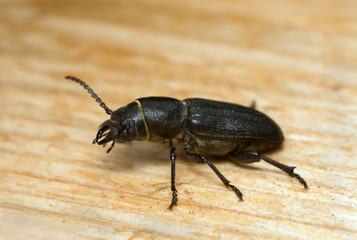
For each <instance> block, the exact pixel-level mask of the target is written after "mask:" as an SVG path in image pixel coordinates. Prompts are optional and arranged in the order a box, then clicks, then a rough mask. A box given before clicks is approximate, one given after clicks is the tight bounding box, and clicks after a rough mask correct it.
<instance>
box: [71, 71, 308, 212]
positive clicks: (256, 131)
mask: <svg viewBox="0 0 357 240" xmlns="http://www.w3.org/2000/svg"><path fill="white" fill-rule="evenodd" d="M65 78H66V79H69V80H72V81H74V82H77V83H79V84H80V85H82V86H83V87H84V88H85V89H86V90H88V93H89V94H91V96H92V97H93V98H94V99H95V100H96V101H97V102H98V103H99V104H100V106H101V107H102V108H103V109H104V110H105V112H106V113H107V114H108V115H110V119H108V120H106V121H104V122H103V123H102V124H101V125H100V127H99V130H98V132H97V135H96V137H95V139H94V140H93V144H98V145H103V146H104V147H105V146H106V144H108V143H110V142H111V146H110V147H109V149H108V150H107V153H109V152H110V151H111V150H112V148H113V147H114V144H115V142H118V143H125V142H132V141H151V142H157V143H163V144H164V145H166V146H167V147H168V148H169V149H170V161H171V191H172V200H171V204H170V205H169V207H168V208H169V209H170V210H172V208H173V206H175V205H177V201H178V196H177V190H176V187H175V162H176V157H177V152H176V147H175V146H174V144H173V140H175V141H176V142H177V143H178V144H179V145H180V146H182V148H183V149H184V151H185V152H186V154H187V156H188V157H189V158H191V159H193V160H194V161H195V162H196V163H206V164H207V165H208V166H209V167H210V168H211V169H212V170H213V171H214V173H215V174H216V175H217V176H218V177H219V178H220V179H221V181H222V182H223V184H224V185H225V186H226V187H227V188H231V189H232V190H233V191H234V192H235V194H236V195H237V197H238V198H239V200H240V201H243V194H242V193H241V191H240V190H239V189H238V188H236V187H235V186H234V185H232V184H231V183H230V181H229V180H228V179H227V178H226V177H224V176H223V175H222V173H221V172H220V171H219V170H218V169H217V168H216V166H215V165H214V164H213V163H212V162H211V161H210V160H208V159H207V156H210V157H218V156H219V157H221V156H223V157H228V158H229V159H232V160H235V161H238V162H239V163H246V164H248V163H253V162H259V161H260V160H263V161H265V162H267V163H269V164H271V165H273V166H275V167H277V168H279V169H281V170H282V171H284V172H286V173H287V174H289V175H290V176H291V177H294V178H297V179H298V180H299V182H300V183H301V184H302V185H303V186H304V188H305V189H307V188H308V186H307V183H306V181H305V180H304V179H303V178H302V177H301V176H300V175H298V174H296V173H295V172H294V169H295V167H291V166H288V165H285V164H282V163H280V162H277V161H275V160H273V159H270V158H268V157H266V156H263V155H261V154H260V153H259V152H261V151H266V150H270V149H273V148H276V147H278V146H280V145H281V144H282V143H283V141H284V135H283V132H282V131H281V129H280V127H279V126H278V125H277V124H276V123H275V122H274V121H273V120H272V119H271V118H270V117H268V116H267V115H265V114H264V113H261V112H259V111H257V110H255V104H254V103H253V105H252V106H250V107H244V106H241V105H237V104H232V103H227V102H220V101H214V100H207V99H201V98H188V99H185V100H182V101H180V100H177V99H174V98H170V97H144V98H138V99H136V100H135V101H134V102H132V103H129V104H128V105H126V106H124V107H121V108H119V109H117V110H115V111H112V110H110V109H109V108H108V107H107V106H106V104H105V103H104V102H103V101H102V100H101V99H100V98H99V97H98V96H97V94H95V93H94V92H93V90H92V89H91V88H90V87H89V86H88V85H87V84H86V83H85V82H84V81H82V80H80V79H79V78H76V77H73V76H66V77H65Z"/></svg>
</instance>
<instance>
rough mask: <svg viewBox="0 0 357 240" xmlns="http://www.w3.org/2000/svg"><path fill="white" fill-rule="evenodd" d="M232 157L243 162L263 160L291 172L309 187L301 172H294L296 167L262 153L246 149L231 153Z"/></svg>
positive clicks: (290, 173)
mask: <svg viewBox="0 0 357 240" xmlns="http://www.w3.org/2000/svg"><path fill="white" fill-rule="evenodd" d="M229 158H230V159H233V160H236V161H239V162H241V163H253V162H259V161H260V160H263V161H265V162H267V163H269V164H271V165H273V166H275V167H277V168H279V169H281V170H283V171H284V172H286V173H287V174H289V175H290V176H291V177H294V178H297V179H298V180H299V182H300V183H301V184H302V185H304V188H309V187H308V186H307V183H306V181H305V180H304V179H303V178H302V177H300V175H299V174H296V173H294V169H295V168H296V167H291V166H288V165H285V164H282V163H280V162H277V161H275V160H273V159H271V158H268V157H265V156H262V155H260V154H259V153H258V152H254V151H245V152H234V153H231V154H230V155H229Z"/></svg>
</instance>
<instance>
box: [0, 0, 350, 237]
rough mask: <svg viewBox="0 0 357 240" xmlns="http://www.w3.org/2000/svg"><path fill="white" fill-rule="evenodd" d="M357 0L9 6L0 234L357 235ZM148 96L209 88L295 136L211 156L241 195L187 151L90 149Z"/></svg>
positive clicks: (3, 52) (5, 6)
mask: <svg viewBox="0 0 357 240" xmlns="http://www.w3.org/2000/svg"><path fill="white" fill-rule="evenodd" d="M356 12H357V2H356V1H352V0H340V1H338V0H325V1H295V0H292V1H284V0H272V1H258V0H249V1H248V0H242V1H233V0H219V1H218V0H216V1H214V0H207V1H191V0H182V1H164V0H156V1H144V0H143V1H137V0H135V1H114V0H112V1H110V0H106V1H40V0H38V1H35V0H34V1H26V0H21V1H20V0H17V1H13V0H11V1H9V0H3V1H1V3H0V34H1V39H0V69H1V75H0V84H1V85H0V94H1V100H0V109H1V110H0V111H1V112H0V113H1V114H0V140H1V145H0V238H1V239H237V238H240V239H357V213H356V208H357V200H356V197H357V194H356V189H357V167H356V163H357V159H356V155H357V150H356V146H357V137H356V132H357V105H356V103H357V14H356ZM67 74H72V75H76V76H78V77H80V78H82V79H83V80H85V81H87V83H88V84H89V85H90V86H92V88H93V89H94V90H95V91H96V93H98V95H99V96H100V97H101V98H102V99H103V100H104V101H105V102H106V103H107V105H108V106H109V107H111V108H113V109H115V108H118V107H120V106H123V105H126V104H127V103H129V102H131V101H133V100H134V99H135V98H137V97H143V96H150V95H162V96H171V97H175V98H178V99H184V98H188V97H204V98H212V99H218V100H224V101H229V102H235V103H240V104H244V105H249V104H250V103H251V102H252V101H253V100H256V101H257V108H258V109H259V110H261V111H263V112H265V113H267V114H268V115H269V116H271V117H272V118H273V119H275V120H276V121H277V122H278V123H279V124H280V125H281V127H282V129H283V131H284V133H285V136H286V142H285V143H284V146H283V148H282V149H280V150H278V151H275V152H271V153H267V156H269V157H271V158H273V159H276V160H278V161H281V162H283V163H285V164H288V165H293V166H297V168H296V172H297V173H299V174H301V176H303V177H304V178H305V179H306V181H307V182H308V184H309V186H310V189H309V190H307V191H305V190H303V188H302V186H301V185H300V184H299V183H298V182H297V181H296V179H292V178H290V177H289V176H287V175H286V174H285V173H283V172H281V171H279V170H278V169H276V168H274V167H272V166H269V165H267V164H265V163H263V162H261V163H255V164H252V165H249V166H244V165H239V164H235V163H233V162H229V161H222V160H217V159H211V160H212V161H213V162H214V163H215V164H216V166H217V167H218V169H220V170H221V172H222V173H223V174H224V175H225V176H226V177H227V178H228V179H229V180H230V181H231V182H232V183H233V184H234V185H236V186H237V187H239V189H240V190H241V191H242V192H243V194H244V202H238V201H237V198H236V196H235V194H234V193H233V192H232V191H231V190H229V189H226V188H225V187H224V186H223V185H222V183H221V182H220V181H219V179H218V178H217V177H216V176H215V174H214V173H213V172H212V171H211V169H210V168H209V167H208V166H205V165H198V164H194V163H192V161H191V160H188V159H186V158H185V156H184V154H182V152H179V157H178V160H177V178H176V180H177V189H178V194H179V202H178V206H177V207H176V208H175V209H174V211H172V212H171V211H169V210H167V207H168V205H169V203H170V200H171V191H170V161H169V152H168V150H167V149H164V148H162V147H161V146H159V145H155V144H152V143H149V142H138V143H132V144H125V145H120V144H117V145H116V146H115V148H114V150H113V151H112V152H111V153H110V154H106V153H105V150H104V149H102V148H100V147H98V146H94V145H92V144H91V141H92V140H93V138H94V136H95V134H96V131H97V127H98V126H99V124H101V123H102V122H103V121H104V120H106V119H107V118H108V115H106V114H105V113H104V111H103V109H101V108H100V107H99V106H98V104H97V103H95V102H94V101H93V99H91V98H90V96H89V95H88V94H87V93H86V92H85V90H84V89H82V88H81V87H80V86H78V85H76V84H74V83H72V82H69V81H67V80H65V79H64V76H65V75H67Z"/></svg>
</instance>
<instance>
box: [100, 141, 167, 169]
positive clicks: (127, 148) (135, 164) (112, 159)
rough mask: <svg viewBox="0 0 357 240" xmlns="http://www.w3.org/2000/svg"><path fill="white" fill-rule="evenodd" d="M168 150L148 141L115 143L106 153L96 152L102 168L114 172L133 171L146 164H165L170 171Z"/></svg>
mask: <svg viewBox="0 0 357 240" xmlns="http://www.w3.org/2000/svg"><path fill="white" fill-rule="evenodd" d="M169 154H170V150H169V149H168V148H164V147H162V146H159V145H157V144H153V143H150V142H134V143H124V144H117V145H116V147H114V148H113V150H112V151H111V152H110V153H109V154H106V153H105V151H103V153H102V154H98V158H100V161H101V165H102V167H103V168H105V169H108V170H110V171H115V172H124V171H134V170H133V169H135V168H145V167H146V166H161V165H162V166H163V165H165V166H167V167H168V171H170V170H169V169H170V166H171V165H170V164H171V163H170V158H169Z"/></svg>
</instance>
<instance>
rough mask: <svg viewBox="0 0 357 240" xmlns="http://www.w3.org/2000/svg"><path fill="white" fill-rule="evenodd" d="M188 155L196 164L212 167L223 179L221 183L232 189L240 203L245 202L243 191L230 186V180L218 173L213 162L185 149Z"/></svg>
mask: <svg viewBox="0 0 357 240" xmlns="http://www.w3.org/2000/svg"><path fill="white" fill-rule="evenodd" d="M185 151H186V153H187V155H188V156H189V157H191V158H193V160H194V161H195V162H198V163H201V162H205V163H207V164H208V166H210V168H211V169H212V170H213V171H214V173H215V174H216V175H217V176H218V177H219V179H221V181H222V182H223V184H224V185H226V187H230V188H231V189H232V190H233V191H234V192H235V193H236V195H237V197H238V198H239V200H240V201H243V194H242V193H241V191H239V189H238V188H236V187H235V186H234V185H232V184H230V182H229V180H228V179H227V178H225V177H224V176H223V175H222V173H221V172H220V171H218V169H217V168H216V166H215V165H213V163H212V162H211V161H209V160H208V159H207V158H206V157H204V156H202V155H199V154H196V153H192V152H190V151H189V149H187V148H186V149H185Z"/></svg>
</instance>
